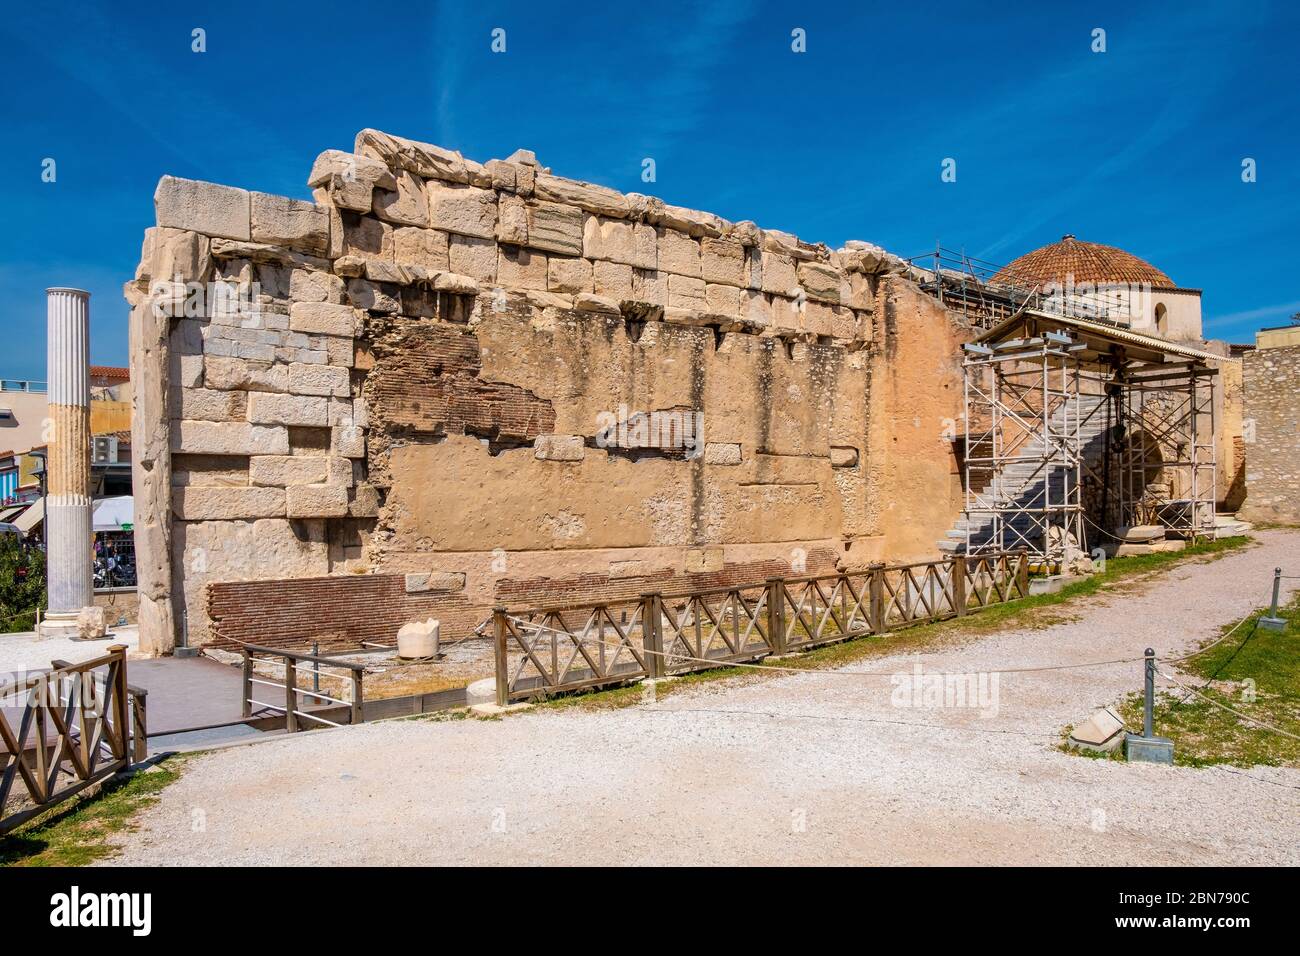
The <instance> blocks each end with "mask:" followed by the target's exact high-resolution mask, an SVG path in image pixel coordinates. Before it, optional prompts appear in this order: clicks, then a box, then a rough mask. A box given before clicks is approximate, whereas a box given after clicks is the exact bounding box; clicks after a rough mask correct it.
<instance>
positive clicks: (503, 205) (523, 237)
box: [497, 174, 528, 246]
mask: <svg viewBox="0 0 1300 956" xmlns="http://www.w3.org/2000/svg"><path fill="white" fill-rule="evenodd" d="M510 179H511V182H514V175H513V174H512V175H511V177H510ZM497 241H498V242H508V243H510V244H512V245H516V246H523V245H527V244H528V206H527V204H526V203H525V202H524V201H523V199H521V198H520V197H518V196H511V195H509V194H504V195H501V196H498V197H497Z"/></svg>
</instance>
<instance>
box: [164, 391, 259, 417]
mask: <svg viewBox="0 0 1300 956" xmlns="http://www.w3.org/2000/svg"><path fill="white" fill-rule="evenodd" d="M171 397H172V401H171V417H172V418H180V419H188V420H190V421H208V422H229V421H242V420H243V418H244V413H245V410H246V408H247V404H248V393H247V392H227V391H220V390H218V389H211V388H181V387H179V386H176V387H173V388H172V390H171Z"/></svg>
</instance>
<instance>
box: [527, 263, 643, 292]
mask: <svg viewBox="0 0 1300 956" xmlns="http://www.w3.org/2000/svg"><path fill="white" fill-rule="evenodd" d="M629 271H630V270H629ZM546 291H548V292H568V293H570V294H572V293H575V292H593V291H595V288H594V285H593V282H592V274H591V263H590V262H588V261H587V260H586V259H566V258H563V257H561V256H551V257H550V258H549V261H548V262H547V265H546Z"/></svg>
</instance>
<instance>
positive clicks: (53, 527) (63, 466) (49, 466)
mask: <svg viewBox="0 0 1300 956" xmlns="http://www.w3.org/2000/svg"><path fill="white" fill-rule="evenodd" d="M46 307H47V316H48V342H47V346H48V347H47V361H48V363H49V372H48V378H49V401H50V404H49V415H50V430H49V436H50V437H49V449H48V458H47V463H46V478H45V481H46V493H45V549H46V556H45V560H46V576H47V587H48V591H49V616H50V617H52V618H57V617H59V616H65V615H72V616H75V615H76V614H77V612H78V611H80V610H81V609H82V608H83V607H89V606H90V605H92V604H94V603H95V590H94V580H93V578H92V577H91V566H92V537H91V535H92V531H93V528H92V523H91V520H92V503H91V497H90V293H89V292H83V291H81V290H80V289H47V290H46Z"/></svg>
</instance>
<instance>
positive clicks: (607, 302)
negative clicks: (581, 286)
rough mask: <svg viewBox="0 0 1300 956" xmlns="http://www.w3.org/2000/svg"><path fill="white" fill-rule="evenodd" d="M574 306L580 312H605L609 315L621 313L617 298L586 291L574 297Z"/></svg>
mask: <svg viewBox="0 0 1300 956" xmlns="http://www.w3.org/2000/svg"><path fill="white" fill-rule="evenodd" d="M573 307H574V308H575V309H577V310H578V311H579V312H604V313H607V314H609V315H618V314H619V304H618V300H617V299H611V298H608V297H606V296H603V295H593V294H591V293H586V292H584V293H582V294H581V295H576V296H574V297H573Z"/></svg>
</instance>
